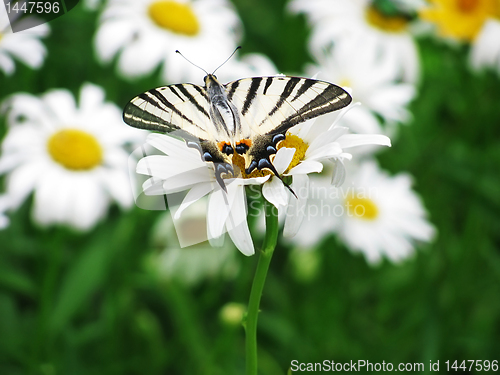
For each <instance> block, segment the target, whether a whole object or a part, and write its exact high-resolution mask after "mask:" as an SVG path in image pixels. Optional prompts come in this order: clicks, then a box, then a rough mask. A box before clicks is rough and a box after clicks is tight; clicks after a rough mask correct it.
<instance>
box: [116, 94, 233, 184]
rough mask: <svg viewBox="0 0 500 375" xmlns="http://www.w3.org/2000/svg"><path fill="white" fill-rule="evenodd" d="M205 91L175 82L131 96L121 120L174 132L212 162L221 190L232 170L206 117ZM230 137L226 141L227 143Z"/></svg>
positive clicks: (147, 128)
mask: <svg viewBox="0 0 500 375" xmlns="http://www.w3.org/2000/svg"><path fill="white" fill-rule="evenodd" d="M209 108H210V103H209V101H208V95H207V92H206V90H205V89H204V88H203V87H201V86H197V85H193V84H176V85H170V86H163V87H158V88H155V89H152V90H149V91H146V92H144V93H142V94H140V95H138V96H136V97H135V98H134V99H132V100H131V101H130V102H129V103H128V104H127V105H126V106H125V109H124V110H123V120H124V121H125V122H126V123H127V124H128V125H130V126H133V127H136V128H140V129H146V130H153V131H159V132H163V133H174V134H175V135H178V136H179V137H182V138H184V139H185V140H186V142H187V145H188V146H189V147H193V148H197V149H198V150H199V151H200V154H201V155H202V158H203V159H204V160H206V161H212V162H213V163H214V165H215V169H216V178H217V180H218V181H219V184H220V185H221V187H222V188H223V189H225V186H224V184H223V182H222V177H221V176H222V175H223V174H225V173H233V169H232V167H231V162H230V160H229V158H228V156H227V155H225V154H223V153H222V152H220V150H219V149H218V148H217V145H216V142H217V141H219V138H220V134H218V132H217V131H216V129H215V127H214V123H213V122H212V120H211V118H210V115H209V113H210V110H209ZM230 141H231V140H229V139H228V140H226V142H228V143H230Z"/></svg>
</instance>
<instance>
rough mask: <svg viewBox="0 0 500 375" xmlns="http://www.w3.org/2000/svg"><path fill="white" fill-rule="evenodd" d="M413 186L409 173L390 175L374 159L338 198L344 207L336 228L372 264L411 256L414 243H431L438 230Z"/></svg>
mask: <svg viewBox="0 0 500 375" xmlns="http://www.w3.org/2000/svg"><path fill="white" fill-rule="evenodd" d="M411 185H412V178H411V176H410V175H409V174H407V173H399V174H398V175H396V176H392V177H391V176H389V175H388V174H387V173H386V172H384V171H382V170H381V169H380V168H379V167H378V165H377V164H376V163H375V162H373V161H367V162H364V163H363V164H361V165H360V167H359V170H358V171H357V173H355V174H353V175H351V176H350V178H349V181H348V183H347V184H346V190H344V192H343V194H341V195H340V197H339V199H340V201H341V203H342V204H343V206H344V210H343V211H342V215H341V216H340V217H339V225H338V226H335V227H334V230H335V231H336V232H337V233H338V235H339V236H340V238H341V239H342V240H343V241H344V242H345V244H346V245H347V246H348V247H349V248H350V249H352V250H353V251H354V252H361V253H363V255H364V256H365V257H366V259H367V261H368V262H370V263H378V262H380V260H381V259H382V257H383V256H386V257H387V258H389V260H391V261H392V262H399V261H402V260H403V259H405V258H407V257H409V256H410V255H412V254H413V252H414V248H415V242H429V241H431V240H432V239H433V237H434V236H435V233H436V230H435V228H434V227H433V226H432V224H430V223H429V221H428V220H427V218H426V216H427V215H426V211H425V208H424V207H423V205H422V202H421V200H420V198H419V197H418V196H417V194H416V193H415V192H414V191H413V190H412V189H411Z"/></svg>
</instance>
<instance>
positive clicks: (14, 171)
mask: <svg viewBox="0 0 500 375" xmlns="http://www.w3.org/2000/svg"><path fill="white" fill-rule="evenodd" d="M104 95H105V93H104V90H103V89H102V88H100V87H98V86H95V85H91V84H85V85H84V86H83V87H82V89H81V91H80V103H79V107H77V105H76V103H75V100H74V98H73V95H72V94H71V93H70V92H69V91H67V90H61V89H60V90H52V91H50V92H48V93H46V94H44V95H43V96H42V97H41V98H38V97H36V96H33V95H30V94H17V95H14V96H13V97H12V98H11V99H10V100H8V101H7V102H6V103H5V105H4V109H5V108H7V109H8V110H9V112H8V118H7V122H8V124H9V129H8V132H7V135H6V137H5V139H4V141H3V143H2V154H1V157H0V174H7V193H8V195H9V198H10V199H11V205H12V208H13V209H15V208H17V207H18V206H19V205H20V204H21V203H22V202H23V201H25V200H26V198H27V197H28V195H29V194H30V193H31V192H34V207H33V216H34V219H35V220H36V221H37V222H38V223H40V224H42V225H47V224H54V223H57V224H67V225H70V226H73V227H75V228H78V229H82V230H86V229H89V228H91V227H92V226H93V225H94V224H95V223H96V222H97V221H98V220H99V219H102V218H103V217H104V216H105V214H106V211H107V207H108V206H109V204H110V203H111V201H112V200H114V201H116V202H117V203H118V204H119V205H120V206H121V207H123V208H128V207H130V206H131V205H132V203H133V197H132V193H131V190H130V184H129V178H128V173H127V162H128V153H127V151H126V150H125V149H124V148H123V146H124V145H126V144H127V143H129V142H140V141H141V140H143V139H144V132H142V131H140V130H136V129H132V128H129V127H127V126H125V125H124V124H123V122H122V120H121V109H120V108H118V107H117V106H116V105H114V104H111V103H108V102H104Z"/></svg>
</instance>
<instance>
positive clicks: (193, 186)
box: [137, 134, 269, 255]
mask: <svg viewBox="0 0 500 375" xmlns="http://www.w3.org/2000/svg"><path fill="white" fill-rule="evenodd" d="M147 141H148V143H149V144H150V145H151V146H153V147H154V148H156V149H158V150H159V151H161V152H162V153H164V154H165V155H149V156H146V157H144V158H142V159H141V160H140V161H139V163H138V164H137V173H140V174H144V175H147V176H151V178H149V179H148V180H147V181H145V182H144V184H143V190H144V193H145V194H146V195H163V194H166V195H167V200H168V203H169V208H170V209H171V210H173V209H172V208H173V207H174V206H178V207H177V209H176V210H175V211H174V212H173V215H174V219H175V220H176V219H179V218H180V217H181V214H182V212H183V211H184V210H185V209H186V208H188V207H189V206H190V205H191V204H193V203H195V202H196V201H198V200H199V199H201V198H202V197H204V196H206V195H208V204H207V210H206V211H207V212H206V215H207V238H208V240H209V241H210V243H211V244H212V245H214V246H220V245H221V244H222V243H223V240H224V237H223V235H224V233H225V232H226V231H227V232H228V234H229V236H230V237H231V240H232V241H233V242H234V244H235V246H236V247H237V248H238V249H239V250H240V251H241V252H242V253H243V254H245V255H253V254H254V252H255V248H254V245H253V242H252V237H251V235H250V230H249V229H248V223H247V203H246V195H245V186H246V185H261V184H263V183H264V182H265V181H266V180H267V179H268V178H269V176H264V174H263V173H262V172H253V173H252V174H251V175H246V174H245V173H244V172H242V173H243V175H239V177H235V178H234V177H231V178H225V179H224V185H225V189H226V191H223V190H222V189H221V187H220V184H219V182H217V180H216V177H215V169H214V164H213V163H207V162H205V161H203V160H202V159H201V156H200V153H199V151H198V150H195V149H193V148H189V147H187V146H186V143H185V141H182V140H179V139H176V138H174V137H172V136H168V135H163V134H150V135H149V136H148V140H147ZM233 164H234V165H236V166H239V167H240V170H244V159H243V158H242V157H241V156H238V155H236V154H235V155H234V157H233ZM235 172H236V173H237V171H235ZM254 176H255V177H254ZM184 191H187V193H186V194H185V196H183V197H182V198H181V199H180V200H178V196H177V195H176V194H175V193H179V192H184Z"/></svg>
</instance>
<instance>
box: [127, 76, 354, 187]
mask: <svg viewBox="0 0 500 375" xmlns="http://www.w3.org/2000/svg"><path fill="white" fill-rule="evenodd" d="M214 73H215V71H214ZM204 82H205V86H198V85H194V84H190V83H178V84H174V85H169V86H163V87H158V88H155V89H151V90H149V91H146V92H144V93H142V94H140V95H138V96H137V97H135V98H133V99H132V100H131V101H130V102H129V103H128V104H127V105H126V106H125V109H124V111H123V120H124V121H125V122H126V123H127V124H128V125H130V126H133V127H136V128H141V129H147V130H153V131H159V132H163V133H170V132H174V131H175V134H176V135H179V136H181V137H182V138H184V140H185V141H186V143H187V145H188V147H193V148H196V149H198V150H199V151H200V154H201V157H202V159H203V160H205V161H206V162H212V163H213V164H214V168H215V178H216V180H217V182H218V183H219V185H220V186H221V188H222V189H223V190H226V187H225V185H224V177H232V176H235V177H237V176H238V171H236V172H235V170H234V169H235V168H234V166H233V162H232V157H233V154H234V153H237V154H239V155H240V156H242V157H243V158H244V160H245V173H246V174H247V175H248V174H250V173H251V172H252V171H254V170H255V169H257V170H263V169H267V170H270V171H271V172H272V173H273V174H274V175H275V176H277V177H278V178H281V177H280V176H279V175H278V172H277V171H276V169H275V168H274V166H273V163H272V160H271V156H273V155H274V154H276V152H277V149H278V144H279V143H280V142H281V141H283V140H284V139H285V133H286V132H287V130H288V129H290V128H291V127H292V126H294V125H297V124H299V123H301V122H304V121H306V120H308V119H312V118H315V117H317V116H320V115H322V114H325V113H328V112H332V111H336V110H338V109H341V108H343V107H345V106H347V105H349V103H351V100H352V98H351V96H350V95H349V94H348V93H347V92H346V91H345V90H344V89H342V88H341V87H339V86H336V85H334V84H331V83H329V82H324V81H319V80H316V79H310V78H300V77H288V76H271V77H253V78H243V79H239V80H237V81H233V82H229V83H227V84H221V83H220V82H219V81H218V80H217V77H216V76H215V75H214V74H213V73H212V74H208V73H207V75H206V76H205V78H204Z"/></svg>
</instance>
